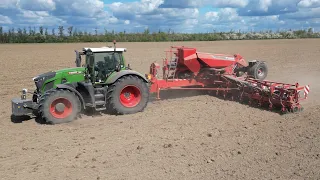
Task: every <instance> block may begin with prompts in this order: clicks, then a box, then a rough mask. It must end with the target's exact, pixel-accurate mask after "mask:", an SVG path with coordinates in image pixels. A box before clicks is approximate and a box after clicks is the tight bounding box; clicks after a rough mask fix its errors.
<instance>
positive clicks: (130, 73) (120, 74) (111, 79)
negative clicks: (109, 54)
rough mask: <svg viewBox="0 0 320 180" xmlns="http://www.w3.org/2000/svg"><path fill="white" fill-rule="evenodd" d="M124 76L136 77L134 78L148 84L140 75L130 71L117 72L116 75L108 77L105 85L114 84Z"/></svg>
mask: <svg viewBox="0 0 320 180" xmlns="http://www.w3.org/2000/svg"><path fill="white" fill-rule="evenodd" d="M125 75H136V76H138V77H140V78H141V79H143V80H144V81H145V82H146V83H148V80H147V79H146V78H145V77H144V76H143V75H142V74H140V73H138V72H137V71H132V70H122V71H119V72H117V73H116V74H114V75H113V76H112V77H110V78H109V79H108V80H107V82H106V83H107V84H112V83H114V82H116V81H117V79H119V78H121V77H122V76H125Z"/></svg>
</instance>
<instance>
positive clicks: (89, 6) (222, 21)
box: [0, 0, 320, 32]
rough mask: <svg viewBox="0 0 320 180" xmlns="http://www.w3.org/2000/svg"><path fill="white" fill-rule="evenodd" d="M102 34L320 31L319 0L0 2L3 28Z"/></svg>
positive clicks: (48, 0) (27, 0)
mask: <svg viewBox="0 0 320 180" xmlns="http://www.w3.org/2000/svg"><path fill="white" fill-rule="evenodd" d="M60 25H63V26H65V29H66V28H67V27H68V26H74V27H76V28H77V29H82V30H88V31H93V30H94V29H95V28H98V31H99V32H104V30H105V29H107V30H108V31H112V30H115V31H124V30H125V31H127V32H140V31H143V30H144V29H145V28H149V29H150V30H151V31H158V30H159V29H160V30H162V31H168V30H169V29H171V30H174V31H175V32H210V31H213V30H216V31H229V30H231V29H233V30H241V31H250V30H254V31H259V30H268V29H271V30H278V29H280V30H285V29H301V28H305V29H306V28H309V27H313V28H314V29H315V30H316V31H319V30H320V0H122V1H118V0H90V1H89V0H0V26H2V27H4V28H5V29H8V28H9V27H29V26H31V27H33V26H36V27H38V26H45V27H48V28H52V27H58V26H60Z"/></svg>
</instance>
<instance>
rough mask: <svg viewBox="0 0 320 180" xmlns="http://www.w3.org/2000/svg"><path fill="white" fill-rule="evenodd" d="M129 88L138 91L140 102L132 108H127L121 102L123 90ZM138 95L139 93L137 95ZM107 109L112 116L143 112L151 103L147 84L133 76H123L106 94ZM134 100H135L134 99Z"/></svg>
mask: <svg viewBox="0 0 320 180" xmlns="http://www.w3.org/2000/svg"><path fill="white" fill-rule="evenodd" d="M125 87H127V88H129V87H132V88H135V89H138V91H139V94H140V100H139V101H138V102H136V104H135V105H134V106H132V107H128V106H125V105H124V103H123V102H122V101H121V98H120V95H122V93H121V92H122V90H123V89H124V88H125ZM136 94H138V93H136ZM106 97H107V98H106V99H107V102H106V107H107V111H108V113H110V114H114V115H124V114H134V113H137V112H142V111H143V110H144V108H145V107H146V106H147V104H148V101H149V89H148V86H147V83H146V82H144V80H142V79H141V78H139V77H137V76H133V75H128V76H123V77H121V78H119V79H118V80H117V81H116V82H115V83H113V84H112V85H111V86H110V87H109V88H108V91H107V94H106ZM133 99H134V98H133Z"/></svg>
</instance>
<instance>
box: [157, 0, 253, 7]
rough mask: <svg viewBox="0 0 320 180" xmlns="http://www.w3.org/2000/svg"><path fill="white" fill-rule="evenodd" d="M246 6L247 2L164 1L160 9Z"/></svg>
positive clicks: (223, 0)
mask: <svg viewBox="0 0 320 180" xmlns="http://www.w3.org/2000/svg"><path fill="white" fill-rule="evenodd" d="M247 4H248V0H214V1H212V0H197V1H194V0H174V1H173V0H164V3H163V4H162V5H161V6H160V7H164V8H195V7H203V6H213V7H216V8H225V7H232V8H236V7H244V6H246V5H247Z"/></svg>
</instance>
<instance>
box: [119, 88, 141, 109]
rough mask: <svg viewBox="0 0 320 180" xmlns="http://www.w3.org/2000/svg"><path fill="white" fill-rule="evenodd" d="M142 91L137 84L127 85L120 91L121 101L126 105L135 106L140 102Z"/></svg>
mask: <svg viewBox="0 0 320 180" xmlns="http://www.w3.org/2000/svg"><path fill="white" fill-rule="evenodd" d="M140 100H141V93H140V90H139V88H137V87H135V86H126V87H124V88H123V89H122V91H121V92H120V102H121V104H122V105H123V106H125V107H134V106H136V105H137V104H139V102H140Z"/></svg>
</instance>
